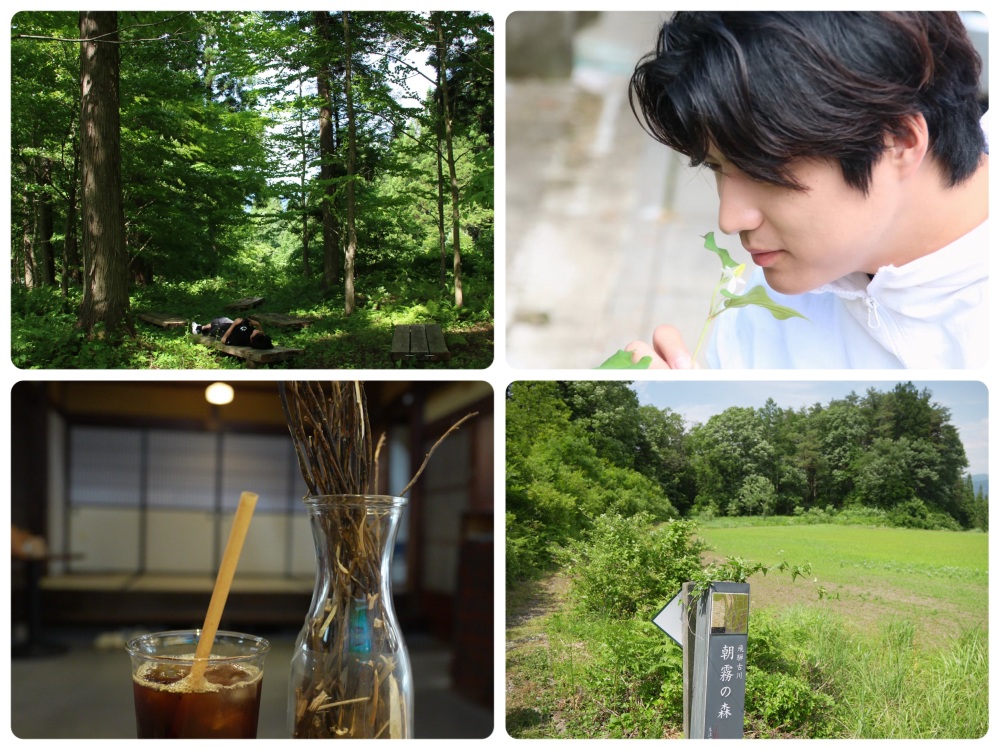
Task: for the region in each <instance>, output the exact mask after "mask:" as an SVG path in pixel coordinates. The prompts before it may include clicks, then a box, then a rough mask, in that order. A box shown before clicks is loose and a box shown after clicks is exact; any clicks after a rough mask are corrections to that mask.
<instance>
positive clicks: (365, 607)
mask: <svg viewBox="0 0 1000 750" xmlns="http://www.w3.org/2000/svg"><path fill="white" fill-rule="evenodd" d="M280 393H281V402H282V408H283V409H284V411H285V418H286V420H287V422H288V428H289V431H290V433H291V435H292V440H293V443H294V445H295V452H296V455H297V457H298V462H299V467H300V468H301V470H302V476H303V478H304V479H305V482H306V485H307V486H308V488H309V492H310V494H311V495H312V496H314V497H313V498H311V499H310V500H309V503H310V504H311V505H313V506H315V507H314V508H313V511H314V512H313V522H314V523H316V524H319V525H320V528H319V529H318V530H317V534H318V535H317V553H318V554H319V556H320V559H319V560H318V564H319V565H320V568H321V570H322V571H327V572H328V573H329V575H330V580H329V581H328V582H326V586H325V587H324V588H325V590H324V591H323V592H322V596H323V599H322V600H321V601H315V600H314V601H313V608H312V611H311V612H310V615H309V618H308V619H307V621H306V623H305V626H304V628H303V632H302V634H301V635H300V643H301V644H302V645H303V647H304V648H306V649H307V651H308V653H309V658H310V659H311V660H312V663H311V664H309V665H307V667H306V668H305V669H304V670H303V673H302V675H301V676H300V677H301V683H300V684H298V685H297V686H296V695H295V706H294V711H295V720H294V728H293V736H294V737H303V738H352V737H354V738H358V737H385V738H401V737H405V736H407V734H408V730H407V727H408V726H412V721H410V717H408V716H407V713H408V710H407V706H408V705H409V700H408V697H407V696H406V695H405V694H404V692H405V690H406V689H408V683H409V678H408V675H405V676H404V675H402V674H400V673H399V666H400V665H399V663H398V661H399V659H398V655H399V654H400V653H401V650H402V644H401V643H400V642H399V635H398V633H397V632H396V630H395V629H394V628H391V627H387V623H390V622H393V621H394V617H393V616H392V615H391V606H392V605H391V602H385V601H383V595H382V594H381V592H382V591H388V587H387V585H386V586H383V585H382V584H383V583H384V582H383V581H382V580H381V576H382V574H383V571H382V569H381V565H382V551H383V548H384V545H385V543H386V541H387V535H389V534H390V533H391V523H392V521H391V518H392V513H393V511H394V508H395V507H396V503H395V501H394V500H393V498H391V497H385V496H383V497H376V496H369V497H360V496H362V495H366V494H367V493H371V492H374V491H375V490H376V489H377V487H378V471H377V463H378V452H379V448H380V447H381V445H382V440H379V442H378V445H377V446H376V447H374V448H373V445H372V434H371V429H370V425H369V422H368V410H367V401H366V397H365V392H364V388H363V386H362V384H361V383H359V382H347V383H341V382H333V383H330V384H329V386H328V387H327V388H325V389H324V387H323V386H322V385H321V384H319V383H308V382H301V383H296V382H289V383H281V384H280ZM472 416H474V414H469V415H467V416H466V417H464V418H463V419H461V420H459V422H457V423H456V424H455V425H453V426H452V427H451V429H449V430H448V432H446V433H445V435H443V436H442V437H441V439H439V440H438V441H437V443H435V445H434V447H433V448H432V449H431V451H430V452H428V454H427V456H426V457H425V459H424V462H423V464H422V465H421V466H420V469H419V470H418V471H417V473H416V475H415V476H414V477H413V479H412V480H411V481H410V482H409V483H408V484H407V486H406V487H405V488H404V489H403V491H402V492H401V493H400V495H403V494H405V493H406V492H407V491H408V490H409V489H410V487H412V486H413V483H414V482H415V481H416V480H417V478H418V477H419V476H420V474H421V472H422V471H423V469H424V467H425V466H426V465H427V461H428V460H429V459H430V456H431V454H432V453H433V452H434V449H435V448H437V446H438V445H439V444H440V443H441V440H443V439H444V437H446V436H447V435H448V434H450V433H451V432H452V431H454V430H455V429H457V428H458V426H459V425H460V424H461V423H462V422H464V421H465V420H466V419H469V418H470V417H472ZM332 496H337V497H336V498H334V497H332ZM320 506H323V507H322V510H320ZM320 535H321V537H320ZM320 538H322V539H324V540H325V541H326V545H325V546H324V545H320V544H319V539H320ZM387 607H388V608H389V612H387V610H386V608H387ZM359 618H360V619H359ZM352 625H353V626H354V635H352ZM359 633H360V638H361V641H362V642H352V639H355V638H358V637H359ZM403 653H405V652H403ZM404 658H405V657H404ZM407 671H408V670H407ZM295 677H296V675H293V679H295ZM401 682H403V683H404V684H400V683H401Z"/></svg>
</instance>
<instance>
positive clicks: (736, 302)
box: [719, 286, 809, 320]
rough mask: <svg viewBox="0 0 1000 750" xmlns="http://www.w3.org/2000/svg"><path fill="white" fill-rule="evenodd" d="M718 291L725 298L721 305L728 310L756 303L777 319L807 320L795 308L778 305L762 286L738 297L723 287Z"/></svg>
mask: <svg viewBox="0 0 1000 750" xmlns="http://www.w3.org/2000/svg"><path fill="white" fill-rule="evenodd" d="M719 293H720V294H722V296H723V297H725V298H726V301H725V302H723V303H722V307H723V309H725V310H728V309H729V308H731V307H747V306H749V305H757V306H759V307H763V308H764V309H766V310H770V311H771V315H773V316H774V317H775V318H777V319H778V320H787V319H788V318H802V319H803V320H809V318H807V317H806V316H805V315H803V314H802V313H800V312H798V311H797V310H793V309H792V308H790V307H785V306H784V305H779V304H778V303H777V302H775V301H774V300H773V299H771V298H770V297H768V296H767V290H766V289H764V287H762V286H755V287H753V288H752V289H751V290H750V291H749V292H747V293H746V294H741V295H740V296H738V297H737V296H736V295H735V294H732V293H731V292H727V291H726V290H725V289H720V290H719Z"/></svg>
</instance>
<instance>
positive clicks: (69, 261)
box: [62, 140, 80, 297]
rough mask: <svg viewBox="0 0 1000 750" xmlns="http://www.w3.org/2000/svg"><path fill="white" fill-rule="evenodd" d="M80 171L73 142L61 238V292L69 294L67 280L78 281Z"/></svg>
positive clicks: (75, 144)
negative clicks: (77, 182) (77, 183)
mask: <svg viewBox="0 0 1000 750" xmlns="http://www.w3.org/2000/svg"><path fill="white" fill-rule="evenodd" d="M79 173H80V149H79V147H78V145H77V143H76V141H75V140H74V142H73V169H72V172H71V174H70V179H69V188H68V190H67V194H66V238H65V240H63V272H62V293H63V296H64V297H65V296H66V295H67V294H69V282H70V281H71V280H72V281H74V282H76V283H79V282H80V247H79V244H78V242H77V235H76V218H77V205H76V180H77V176H78V175H79Z"/></svg>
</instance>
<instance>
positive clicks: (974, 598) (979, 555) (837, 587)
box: [699, 525, 989, 642]
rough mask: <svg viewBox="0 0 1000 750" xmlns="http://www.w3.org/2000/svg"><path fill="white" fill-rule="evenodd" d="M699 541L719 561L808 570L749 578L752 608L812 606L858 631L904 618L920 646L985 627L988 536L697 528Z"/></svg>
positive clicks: (852, 528)
mask: <svg viewBox="0 0 1000 750" xmlns="http://www.w3.org/2000/svg"><path fill="white" fill-rule="evenodd" d="M699 535H700V536H701V537H702V538H703V539H704V540H705V541H706V542H708V543H709V544H710V545H711V546H712V548H713V553H714V554H716V555H719V556H740V557H744V558H747V559H750V560H759V561H761V562H765V563H775V562H779V561H781V560H787V561H788V562H790V563H793V564H803V563H806V562H808V563H811V565H812V574H811V577H810V578H809V579H808V580H806V581H803V580H802V579H799V580H798V581H796V582H795V583H791V582H790V581H789V579H788V577H787V576H785V577H782V576H775V575H774V574H772V575H771V576H768V577H764V576H760V575H757V576H754V577H753V578H751V580H750V583H751V599H752V602H753V605H754V606H755V607H763V608H782V607H786V606H789V605H791V604H810V605H813V604H814V605H816V606H818V607H822V608H824V609H828V610H830V611H833V612H836V613H838V614H841V615H843V616H844V617H845V619H847V620H848V621H852V622H854V623H855V624H857V625H858V626H859V627H862V628H865V627H869V626H877V625H878V623H880V622H882V621H884V620H885V619H886V618H906V619H908V620H911V621H912V622H914V624H915V625H916V628H917V639H918V641H922V642H923V641H928V640H934V639H935V638H936V637H937V636H939V635H957V634H958V633H960V632H962V631H963V630H965V629H967V628H968V627H975V626H980V627H982V628H984V629H985V628H986V626H987V620H988V606H987V605H988V560H989V536H988V535H987V534H982V533H974V532H953V531H922V530H916V529H892V528H866V527H859V526H839V525H816V526H792V527H788V526H784V527H782V526H775V527H767V526H752V527H750V526H748V527H744V528H711V527H706V526H702V527H701V528H700V530H699ZM813 579H815V580H813Z"/></svg>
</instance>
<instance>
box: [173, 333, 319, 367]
mask: <svg viewBox="0 0 1000 750" xmlns="http://www.w3.org/2000/svg"><path fill="white" fill-rule="evenodd" d="M188 336H190V337H191V338H192V339H194V340H195V341H197V342H198V343H199V344H204V345H205V346H207V347H209V348H210V349H216V350H217V351H220V352H222V353H223V354H228V355H230V356H231V357H239V358H240V359H243V360H246V363H247V367H248V368H250V369H253V368H255V367H256V366H257V365H269V364H272V363H274V362H284V361H285V360H287V359H291V358H292V357H294V356H296V355H298V354H302V353H303V352H304V351H305V349H292V348H291V347H287V346H276V347H274V348H273V349H254V348H253V347H252V346H230V345H229V344H223V343H222V342H221V341H219V340H218V339H217V338H213V337H212V336H203V335H201V334H197V333H191V334H188Z"/></svg>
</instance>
